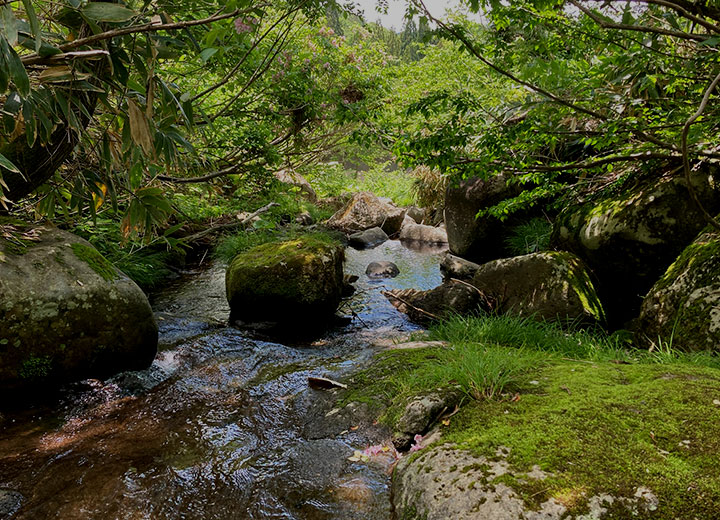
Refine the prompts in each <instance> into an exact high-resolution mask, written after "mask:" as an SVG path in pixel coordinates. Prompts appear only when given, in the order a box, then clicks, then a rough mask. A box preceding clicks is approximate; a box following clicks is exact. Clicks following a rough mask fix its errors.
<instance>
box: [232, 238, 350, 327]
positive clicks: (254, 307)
mask: <svg viewBox="0 0 720 520" xmlns="http://www.w3.org/2000/svg"><path fill="white" fill-rule="evenodd" d="M343 260H344V249H343V247H342V245H340V244H339V243H338V242H336V241H334V240H332V239H330V238H328V237H325V236H322V235H317V236H316V235H306V236H304V237H301V238H297V239H294V240H288V241H285V242H271V243H268V244H263V245H261V246H258V247H255V248H253V249H250V250H249V251H246V252H244V253H240V254H239V255H237V256H236V257H235V258H234V259H233V261H232V262H231V263H230V266H229V267H228V269H227V273H226V276H225V287H226V292H227V299H228V302H229V303H230V315H231V316H230V317H231V319H232V320H242V321H272V322H293V321H295V322H297V321H302V320H307V319H308V318H318V317H321V316H323V315H332V313H334V312H335V310H336V309H337V307H338V305H339V304H340V298H341V294H342V290H343V269H342V264H343Z"/></svg>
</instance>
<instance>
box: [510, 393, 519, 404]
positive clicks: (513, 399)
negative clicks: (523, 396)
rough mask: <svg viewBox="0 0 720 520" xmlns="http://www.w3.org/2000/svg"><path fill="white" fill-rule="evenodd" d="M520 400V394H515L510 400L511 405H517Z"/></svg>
mask: <svg viewBox="0 0 720 520" xmlns="http://www.w3.org/2000/svg"><path fill="white" fill-rule="evenodd" d="M519 400H520V394H515V395H514V396H513V398H512V399H510V402H511V403H517V402H518V401H519Z"/></svg>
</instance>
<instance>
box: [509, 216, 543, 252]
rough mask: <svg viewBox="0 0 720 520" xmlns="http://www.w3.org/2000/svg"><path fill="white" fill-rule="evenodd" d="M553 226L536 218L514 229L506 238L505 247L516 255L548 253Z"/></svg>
mask: <svg viewBox="0 0 720 520" xmlns="http://www.w3.org/2000/svg"><path fill="white" fill-rule="evenodd" d="M551 233H552V224H551V223H550V222H548V220H547V219H544V218H534V219H531V220H529V221H527V222H524V223H522V224H518V225H517V226H515V227H513V228H512V229H511V230H510V232H509V235H508V236H507V237H506V238H505V245H506V246H507V248H508V250H509V251H510V252H511V253H512V254H514V255H518V256H519V255H527V254H529V253H537V252H538V251H546V250H547V249H548V248H549V247H550V235H551Z"/></svg>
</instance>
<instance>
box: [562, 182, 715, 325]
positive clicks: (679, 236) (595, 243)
mask: <svg viewBox="0 0 720 520" xmlns="http://www.w3.org/2000/svg"><path fill="white" fill-rule="evenodd" d="M692 182H693V185H694V186H695V189H696V190H697V192H698V195H699V197H700V200H701V201H702V203H703V205H704V206H705V207H706V208H707V209H708V211H711V212H713V213H717V212H718V211H720V190H719V189H718V182H720V175H718V172H717V170H713V171H712V172H707V171H706V172H696V173H694V174H693V177H692ZM705 224H706V222H705V220H704V218H703V216H702V214H701V213H700V211H699V210H698V209H697V208H696V207H695V205H694V204H693V202H692V199H691V197H690V194H689V192H688V188H687V186H686V184H685V180H684V178H682V177H663V178H661V179H653V180H651V181H646V182H644V183H641V184H639V185H637V186H636V187H634V188H633V189H630V190H627V191H624V192H623V193H622V194H621V195H618V196H615V197H612V198H607V199H605V200H601V201H593V202H588V203H586V204H584V205H582V206H580V207H571V208H568V210H566V211H565V212H564V213H563V214H561V215H560V217H559V218H558V220H557V221H556V223H555V226H554V230H553V235H552V238H551V246H552V247H553V248H554V249H560V250H564V251H572V252H573V253H575V254H577V255H578V256H579V257H580V258H582V259H583V261H584V262H585V264H586V265H587V266H588V268H589V269H590V270H591V271H592V272H593V273H594V275H595V277H596V279H597V281H598V293H599V295H600V299H601V300H602V301H603V304H604V305H605V308H606V309H607V311H608V319H609V321H610V324H611V326H613V327H619V326H622V325H623V324H624V323H625V322H627V321H629V320H631V319H633V318H635V317H636V316H637V315H638V312H639V310H640V305H641V303H642V297H643V296H644V295H645V294H646V293H647V292H648V290H649V289H650V287H652V285H653V284H654V283H655V282H656V281H657V280H658V279H659V278H660V276H662V274H663V273H664V272H665V270H666V269H667V268H668V266H669V265H670V264H671V263H672V262H673V261H674V260H675V259H676V258H677V256H678V255H679V254H680V253H681V252H682V251H683V249H685V247H686V246H687V245H688V244H690V242H692V240H693V239H694V238H695V237H696V236H697V234H698V233H699V232H700V231H701V230H702V229H703V228H704V227H705Z"/></svg>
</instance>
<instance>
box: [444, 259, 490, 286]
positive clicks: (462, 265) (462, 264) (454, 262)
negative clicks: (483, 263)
mask: <svg viewBox="0 0 720 520" xmlns="http://www.w3.org/2000/svg"><path fill="white" fill-rule="evenodd" d="M479 268H480V266H479V265H478V264H476V263H474V262H471V261H470V260H465V259H464V258H460V257H459V256H455V255H453V254H450V253H449V252H448V253H445V255H444V256H443V259H442V260H441V261H440V272H441V273H442V275H443V279H444V280H445V281H447V280H450V279H451V278H455V279H457V280H464V281H466V282H469V281H472V279H473V276H475V273H476V272H477V270H478V269H479Z"/></svg>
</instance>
